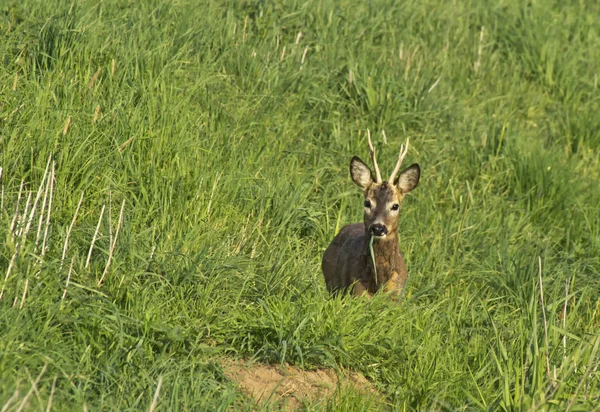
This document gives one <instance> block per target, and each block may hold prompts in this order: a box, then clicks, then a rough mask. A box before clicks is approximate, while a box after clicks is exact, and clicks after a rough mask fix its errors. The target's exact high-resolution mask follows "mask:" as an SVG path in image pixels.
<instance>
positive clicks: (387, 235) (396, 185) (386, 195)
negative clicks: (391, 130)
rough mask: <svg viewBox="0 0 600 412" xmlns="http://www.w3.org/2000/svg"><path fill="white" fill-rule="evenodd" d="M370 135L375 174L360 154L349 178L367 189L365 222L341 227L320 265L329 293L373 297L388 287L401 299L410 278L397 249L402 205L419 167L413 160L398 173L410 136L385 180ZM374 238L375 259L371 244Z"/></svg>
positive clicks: (419, 172) (412, 186)
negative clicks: (344, 292) (349, 293)
mask: <svg viewBox="0 0 600 412" xmlns="http://www.w3.org/2000/svg"><path fill="white" fill-rule="evenodd" d="M367 136H368V140H369V149H370V151H371V159H372V160H373V167H374V168H375V177H374V176H373V174H372V173H371V170H370V169H369V166H367V165H366V164H365V163H364V162H363V161H362V160H360V158H358V157H357V156H354V157H353V158H352V161H351V162H350V176H351V177H352V180H353V181H354V183H356V184H357V185H358V186H359V187H360V188H361V189H362V190H363V193H364V198H365V201H364V206H365V212H364V223H355V224H352V225H348V226H345V227H343V228H342V230H340V232H339V233H338V234H337V236H336V237H335V238H334V239H333V241H332V242H331V244H330V245H329V247H328V248H327V250H326V251H325V254H324V255H323V261H322V263H321V268H322V270H323V274H324V275H325V282H326V283H327V290H329V292H331V293H334V294H335V293H337V292H338V291H344V290H347V289H349V288H352V293H353V294H354V295H356V296H360V295H363V294H367V295H369V296H371V295H373V294H374V293H375V292H377V291H378V290H380V289H384V291H388V292H390V294H391V295H392V296H394V297H398V296H399V295H400V292H401V290H402V288H403V287H404V283H405V282H406V279H407V277H408V272H407V271H406V264H405V263H404V257H403V256H402V253H401V252H400V248H399V247H398V218H399V216H400V205H401V203H402V199H403V198H404V195H406V194H407V193H408V192H410V191H411V190H413V189H414V188H415V187H417V184H418V183H419V177H420V176H421V169H420V168H419V165H418V164H417V163H415V164H413V165H411V166H409V167H408V168H407V169H405V170H404V171H403V172H402V173H400V174H399V175H398V177H396V175H397V174H398V171H399V170H400V166H401V165H402V161H403V160H404V157H405V156H406V153H407V152H408V139H407V140H406V146H405V145H402V146H401V147H400V155H399V156H398V162H397V163H396V167H395V168H394V171H393V172H392V174H391V176H390V178H389V179H388V180H387V181H386V182H384V181H382V180H381V173H380V172H379V167H378V166H377V160H376V159H375V149H374V147H373V143H372V142H371V136H370V133H368V134H367ZM371 236H372V237H373V255H374V256H373V257H371V252H370V246H369V242H370V241H371ZM373 260H374V261H375V265H373ZM374 266H375V267H374Z"/></svg>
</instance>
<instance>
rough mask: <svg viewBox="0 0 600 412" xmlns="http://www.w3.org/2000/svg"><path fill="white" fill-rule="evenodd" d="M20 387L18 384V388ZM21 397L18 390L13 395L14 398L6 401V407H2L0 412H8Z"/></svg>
mask: <svg viewBox="0 0 600 412" xmlns="http://www.w3.org/2000/svg"><path fill="white" fill-rule="evenodd" d="M18 387H19V384H18V383H17V388H18ZM18 397H19V389H16V390H15V392H14V393H13V394H12V396H11V397H10V398H9V399H8V400H7V401H6V403H5V404H4V406H3V407H2V410H1V411H0V412H6V411H8V408H10V405H11V404H12V403H13V402H14V401H16V400H17V398H18Z"/></svg>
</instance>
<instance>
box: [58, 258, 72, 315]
mask: <svg viewBox="0 0 600 412" xmlns="http://www.w3.org/2000/svg"><path fill="white" fill-rule="evenodd" d="M74 263H75V256H73V257H72V258H71V266H69V274H68V275H67V283H66V284H65V290H64V291H63V294H62V297H61V298H60V308H61V309H62V307H63V303H64V301H65V298H66V297H67V289H68V288H69V283H70V282H71V273H72V272H73V264H74Z"/></svg>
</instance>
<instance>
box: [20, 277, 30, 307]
mask: <svg viewBox="0 0 600 412" xmlns="http://www.w3.org/2000/svg"><path fill="white" fill-rule="evenodd" d="M28 288H29V279H25V287H24V288H23V297H21V304H20V305H19V309H23V305H25V298H26V297H27V289H28Z"/></svg>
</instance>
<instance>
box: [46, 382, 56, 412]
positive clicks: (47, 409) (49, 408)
mask: <svg viewBox="0 0 600 412" xmlns="http://www.w3.org/2000/svg"><path fill="white" fill-rule="evenodd" d="M57 379H58V376H54V380H53V381H52V389H50V397H49V398H48V405H47V406H46V412H50V411H51V410H52V399H53V398H54V389H56V380H57Z"/></svg>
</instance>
